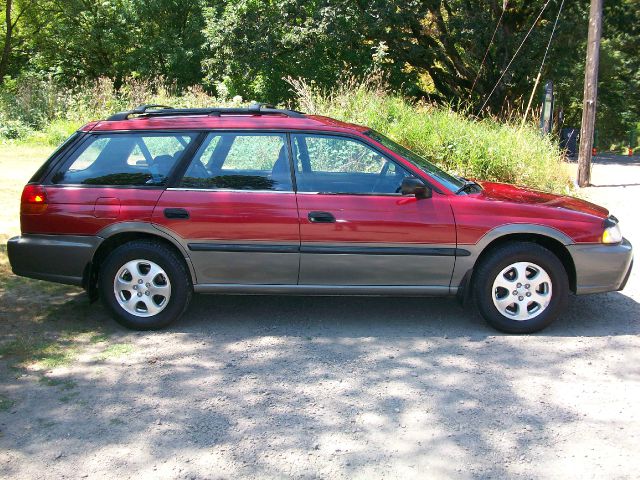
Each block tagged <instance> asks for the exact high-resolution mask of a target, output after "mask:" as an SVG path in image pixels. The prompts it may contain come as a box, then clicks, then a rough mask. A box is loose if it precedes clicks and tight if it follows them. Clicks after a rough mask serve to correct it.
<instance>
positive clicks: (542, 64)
mask: <svg viewBox="0 0 640 480" xmlns="http://www.w3.org/2000/svg"><path fill="white" fill-rule="evenodd" d="M563 6H564V0H562V2H560V8H559V9H558V15H556V21H555V22H554V23H553V29H551V35H550V36H549V42H548V43H547V48H546V49H545V51H544V56H543V57H542V63H541V64H540V69H539V70H538V75H537V76H536V81H535V83H534V84H533V90H531V96H530V97H529V103H528V104H527V109H526V110H525V111H524V117H523V118H522V124H521V125H520V127H524V124H525V122H526V121H527V117H528V116H529V109H530V108H531V102H533V97H534V95H535V94H536V89H537V88H538V83H540V76H541V75H542V68H543V67H544V62H545V60H546V59H547V54H548V53H549V48H550V47H551V41H552V40H553V34H554V33H555V32H556V27H557V26H558V20H559V19H560V14H561V13H562V7H563Z"/></svg>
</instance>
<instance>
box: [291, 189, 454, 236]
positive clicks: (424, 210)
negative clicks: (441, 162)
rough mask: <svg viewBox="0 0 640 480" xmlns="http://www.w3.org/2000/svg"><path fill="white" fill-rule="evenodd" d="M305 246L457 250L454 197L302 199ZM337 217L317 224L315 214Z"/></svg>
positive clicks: (315, 197)
mask: <svg viewBox="0 0 640 480" xmlns="http://www.w3.org/2000/svg"><path fill="white" fill-rule="evenodd" d="M298 206H299V208H300V234H301V241H302V243H303V244H304V243H307V244H308V243H314V242H315V243H392V244H402V243H406V244H435V243H439V244H442V243H449V244H452V245H455V243H456V231H455V222H454V220H453V214H452V213H451V207H450V206H449V200H448V197H447V196H445V195H439V194H434V196H433V198H430V199H421V200H419V199H417V198H415V197H409V196H407V197H400V196H369V195H322V194H317V195H316V194H312V195H298ZM313 211H323V212H329V213H331V214H332V215H333V216H334V217H335V218H336V222H335V223H312V222H310V221H309V219H308V214H309V212H313Z"/></svg>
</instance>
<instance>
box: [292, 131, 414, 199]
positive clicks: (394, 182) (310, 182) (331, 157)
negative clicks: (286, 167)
mask: <svg viewBox="0 0 640 480" xmlns="http://www.w3.org/2000/svg"><path fill="white" fill-rule="evenodd" d="M292 145H293V153H294V162H295V166H296V182H297V186H298V191H300V192H320V193H345V194H395V193H399V192H400V190H401V188H400V186H401V184H402V179H403V178H404V177H406V176H410V174H409V173H408V172H407V171H406V170H404V169H403V168H402V167H400V166H399V165H397V164H396V163H394V162H392V161H390V160H389V159H387V158H386V157H384V156H383V155H381V154H380V153H378V152H377V151H376V150H374V149H373V148H370V147H369V146H367V145H365V144H364V143H362V142H359V141H357V140H354V139H351V138H347V137H338V136H330V135H292Z"/></svg>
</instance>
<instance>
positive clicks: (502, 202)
mask: <svg viewBox="0 0 640 480" xmlns="http://www.w3.org/2000/svg"><path fill="white" fill-rule="evenodd" d="M482 186H483V187H484V190H483V191H482V192H481V193H478V194H472V195H462V196H458V195H456V196H450V197H449V199H450V200H451V206H452V208H453V211H454V214H455V217H456V224H457V228H458V243H459V244H461V245H463V244H467V245H469V244H475V243H477V242H478V240H480V238H482V236H483V235H485V234H486V233H487V232H488V231H490V230H492V229H494V228H496V227H499V226H500V225H505V224H512V223H528V224H535V225H545V226H549V227H552V228H555V229H557V230H559V231H560V232H562V233H564V234H565V235H567V236H569V237H570V238H571V239H572V240H573V241H574V242H576V243H579V242H587V243H590V242H600V238H601V236H602V232H603V220H604V219H605V218H606V217H607V215H608V211H607V210H606V209H604V208H602V207H599V206H597V205H594V204H592V203H589V202H585V201H584V200H579V199H577V198H572V197H566V196H561V195H552V194H549V193H544V192H537V191H535V190H530V189H526V188H521V187H515V186H513V185H507V184H501V183H489V182H483V183H482Z"/></svg>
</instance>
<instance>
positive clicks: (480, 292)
mask: <svg viewBox="0 0 640 480" xmlns="http://www.w3.org/2000/svg"><path fill="white" fill-rule="evenodd" d="M474 293H475V297H476V304H477V306H478V310H479V311H480V313H481V315H482V316H483V317H484V318H485V320H486V321H487V322H488V323H489V324H490V325H491V326H493V327H494V328H496V329H498V330H501V331H503V332H508V333H533V332H537V331H539V330H542V329H543V328H545V327H546V326H547V325H549V324H550V323H551V322H552V321H554V320H555V319H556V318H557V317H558V316H559V315H560V313H561V312H562V310H563V309H564V308H565V307H566V304H567V298H568V295H569V281H568V278H567V273H566V271H565V269H564V266H563V265H562V262H560V260H559V259H558V257H556V256H555V254H554V253H553V252H551V251H550V250H547V249H546V248H544V247H542V246H540V245H538V244H536V243H530V242H518V243H509V244H506V245H503V246H501V247H499V248H497V249H495V250H494V251H492V252H490V253H489V254H488V255H487V257H485V258H484V259H483V260H482V262H481V264H480V265H479V266H478V268H477V270H476V273H475V275H474Z"/></svg>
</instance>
